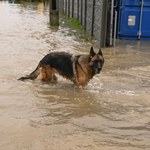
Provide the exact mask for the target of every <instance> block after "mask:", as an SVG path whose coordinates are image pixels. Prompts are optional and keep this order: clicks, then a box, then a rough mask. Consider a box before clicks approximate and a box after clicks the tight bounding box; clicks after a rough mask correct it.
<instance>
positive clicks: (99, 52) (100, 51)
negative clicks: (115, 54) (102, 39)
mask: <svg viewBox="0 0 150 150" xmlns="http://www.w3.org/2000/svg"><path fill="white" fill-rule="evenodd" d="M98 55H101V56H103V53H102V50H101V48H100V49H99V51H98Z"/></svg>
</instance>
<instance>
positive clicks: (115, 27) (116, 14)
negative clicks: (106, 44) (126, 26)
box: [113, 11, 118, 47]
mask: <svg viewBox="0 0 150 150" xmlns="http://www.w3.org/2000/svg"><path fill="white" fill-rule="evenodd" d="M117 17H118V12H117V11H115V23H114V39H113V46H114V47H115V46H116V34H117Z"/></svg>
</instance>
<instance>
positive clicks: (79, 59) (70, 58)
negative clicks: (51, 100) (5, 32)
mask: <svg viewBox="0 0 150 150" xmlns="http://www.w3.org/2000/svg"><path fill="white" fill-rule="evenodd" d="M103 64H104V58H103V54H102V51H101V50H99V52H98V53H97V54H96V53H95V52H94V50H93V47H91V49H90V53H89V54H87V55H75V56H74V55H72V54H69V53H66V52H52V53H50V54H47V55H46V56H45V57H44V58H43V59H42V60H41V61H40V62H39V64H38V66H37V68H36V69H35V70H34V71H33V72H32V73H31V74H29V75H27V76H25V77H21V78H19V79H18V80H22V81H23V80H26V79H31V80H34V79H36V78H40V79H41V80H42V81H51V80H57V77H56V75H55V74H60V75H61V76H63V77H64V78H66V79H69V80H71V81H72V82H73V83H74V84H76V85H78V86H85V85H86V84H87V83H88V82H89V80H90V79H92V78H93V76H94V75H96V74H99V73H100V71H101V69H102V67H103Z"/></svg>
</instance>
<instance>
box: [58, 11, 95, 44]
mask: <svg viewBox="0 0 150 150" xmlns="http://www.w3.org/2000/svg"><path fill="white" fill-rule="evenodd" d="M60 26H62V27H68V28H70V33H69V34H70V35H72V34H73V35H75V36H76V38H77V40H83V41H85V42H91V41H92V39H93V38H92V37H91V36H90V35H89V34H88V33H86V32H85V30H84V27H83V26H82V25H81V23H80V22H79V20H78V19H76V18H67V17H66V16H65V15H64V14H61V15H60Z"/></svg>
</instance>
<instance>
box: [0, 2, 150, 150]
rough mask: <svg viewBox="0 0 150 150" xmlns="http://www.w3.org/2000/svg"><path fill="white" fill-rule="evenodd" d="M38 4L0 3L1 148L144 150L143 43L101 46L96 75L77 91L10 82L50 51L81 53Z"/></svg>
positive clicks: (149, 111)
mask: <svg viewBox="0 0 150 150" xmlns="http://www.w3.org/2000/svg"><path fill="white" fill-rule="evenodd" d="M48 21H49V19H48V11H47V9H46V8H44V6H43V4H42V3H24V4H9V3H8V2H7V1H1V2H0V68H1V69H0V150H143V149H145V150H149V149H150V42H148V41H145V42H136V41H132V42H131V41H119V42H118V43H117V47H116V48H106V49H103V52H104V57H105V65H104V69H103V71H102V73H101V74H100V75H97V76H95V77H94V78H93V79H92V80H91V81H90V82H89V84H88V85H87V86H86V87H85V88H84V89H80V88H77V87H75V86H74V85H73V84H72V83H71V82H70V81H68V80H65V79H63V78H62V77H59V79H58V80H59V81H58V83H51V84H45V83H42V82H40V81H38V80H36V81H26V82H20V81H17V78H19V77H20V76H23V75H25V74H28V73H30V72H31V71H33V69H35V67H36V66H37V64H38V62H39V60H40V59H41V58H42V57H43V56H44V55H45V54H47V53H48V52H50V51H67V52H70V53H87V52H88V49H89V48H90V45H91V44H90V43H85V42H81V41H77V40H76V38H75V37H74V36H71V35H70V34H68V32H69V30H68V28H63V27H59V29H58V30H52V29H50V28H49V27H48Z"/></svg>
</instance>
